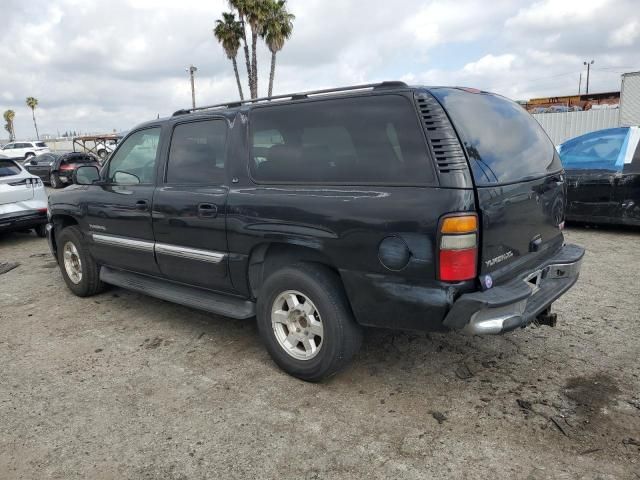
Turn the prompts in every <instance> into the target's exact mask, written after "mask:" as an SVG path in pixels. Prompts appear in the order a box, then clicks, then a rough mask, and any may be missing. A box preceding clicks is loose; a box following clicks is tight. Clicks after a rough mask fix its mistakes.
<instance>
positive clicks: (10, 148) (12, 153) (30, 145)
mask: <svg viewBox="0 0 640 480" xmlns="http://www.w3.org/2000/svg"><path fill="white" fill-rule="evenodd" d="M49 152H50V150H49V147H47V144H46V143H44V142H11V143H7V144H6V145H5V146H4V147H2V149H1V150H0V154H2V155H4V156H5V157H7V158H24V159H29V158H31V157H35V156H36V155H40V154H43V153H49Z"/></svg>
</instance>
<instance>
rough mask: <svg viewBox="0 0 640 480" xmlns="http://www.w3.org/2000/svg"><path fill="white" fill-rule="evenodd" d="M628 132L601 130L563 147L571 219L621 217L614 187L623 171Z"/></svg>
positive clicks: (568, 211) (561, 151)
mask: <svg viewBox="0 0 640 480" xmlns="http://www.w3.org/2000/svg"><path fill="white" fill-rule="evenodd" d="M628 132H629V129H628V128H611V129H606V130H599V131H596V132H592V133H588V134H586V135H582V136H580V137H577V138H574V139H572V140H569V141H567V142H565V143H563V144H562V145H561V146H560V149H559V150H560V158H561V160H562V164H563V165H564V168H565V171H566V174H567V184H568V199H567V200H568V203H567V217H568V218H569V219H570V220H584V221H596V222H598V221H611V220H612V219H614V218H615V217H616V216H618V212H617V206H616V202H615V200H614V188H615V184H616V182H618V180H619V177H620V174H621V172H622V165H623V157H624V152H625V151H626V147H625V145H626V144H627V137H628Z"/></svg>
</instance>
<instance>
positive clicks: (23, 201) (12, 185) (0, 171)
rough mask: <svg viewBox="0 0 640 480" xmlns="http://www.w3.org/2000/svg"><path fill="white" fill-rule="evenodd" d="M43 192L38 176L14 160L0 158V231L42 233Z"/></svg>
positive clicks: (40, 234)
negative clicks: (33, 231) (31, 230)
mask: <svg viewBox="0 0 640 480" xmlns="http://www.w3.org/2000/svg"><path fill="white" fill-rule="evenodd" d="M46 223H47V192H46V191H45V188H44V184H43V183H42V180H40V178H38V177H36V176H35V175H32V174H31V173H29V172H27V171H26V170H25V169H24V168H23V167H22V165H20V164H19V163H18V162H17V161H15V160H10V159H7V158H0V232H3V231H13V230H30V229H33V230H35V232H36V234H37V235H38V236H39V237H45V236H46V229H45V225H46Z"/></svg>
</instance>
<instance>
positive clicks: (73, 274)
mask: <svg viewBox="0 0 640 480" xmlns="http://www.w3.org/2000/svg"><path fill="white" fill-rule="evenodd" d="M62 255H63V258H64V269H65V270H66V272H67V276H68V277H69V280H71V281H72V282H73V283H75V284H76V285H78V284H79V283H80V282H81V281H82V260H80V255H79V254H78V249H77V248H76V246H75V245H74V244H73V243H71V242H67V243H65V244H64V247H63V250H62Z"/></svg>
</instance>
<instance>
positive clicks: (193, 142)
mask: <svg viewBox="0 0 640 480" xmlns="http://www.w3.org/2000/svg"><path fill="white" fill-rule="evenodd" d="M226 138H227V123H226V122H225V121H224V120H207V121H203V122H193V123H183V124H180V125H176V127H175V128H174V129H173V136H172V138H171V148H170V150H169V164H168V167H167V183H180V184H211V183H213V184H221V183H224V178H225V176H224V163H225V144H226Z"/></svg>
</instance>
